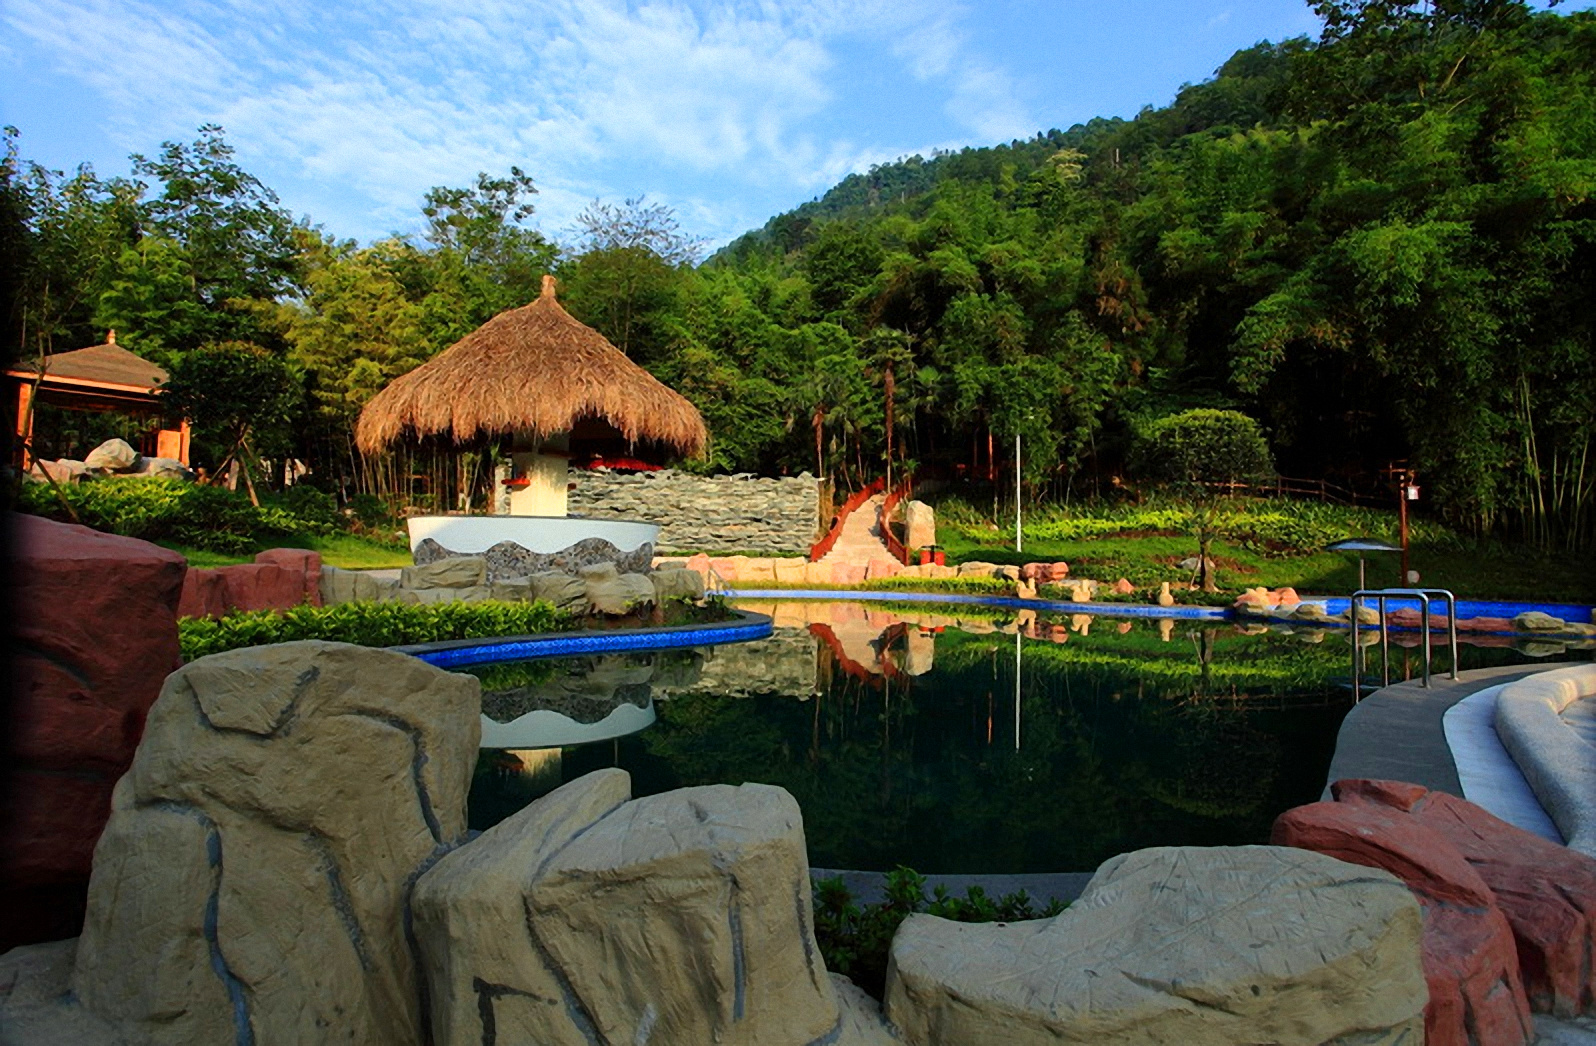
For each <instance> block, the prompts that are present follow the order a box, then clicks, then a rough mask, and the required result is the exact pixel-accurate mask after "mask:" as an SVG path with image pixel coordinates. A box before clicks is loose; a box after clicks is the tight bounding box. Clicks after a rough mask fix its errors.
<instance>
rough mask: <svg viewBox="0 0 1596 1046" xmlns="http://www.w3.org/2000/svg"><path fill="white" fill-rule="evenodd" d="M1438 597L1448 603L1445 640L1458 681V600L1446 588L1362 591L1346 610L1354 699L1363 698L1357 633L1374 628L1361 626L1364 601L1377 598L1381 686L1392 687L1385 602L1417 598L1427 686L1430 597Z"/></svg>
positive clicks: (1388, 629) (1428, 673) (1363, 589)
mask: <svg viewBox="0 0 1596 1046" xmlns="http://www.w3.org/2000/svg"><path fill="white" fill-rule="evenodd" d="M1432 596H1438V597H1440V598H1441V599H1442V600H1443V601H1445V603H1446V639H1447V646H1448V647H1449V648H1450V650H1451V652H1452V678H1453V679H1456V678H1457V664H1458V662H1457V597H1456V596H1454V595H1453V594H1452V593H1451V592H1449V591H1447V590H1446V589H1444V588H1360V589H1358V590H1357V591H1356V592H1354V593H1352V600H1351V603H1350V604H1349V605H1348V607H1347V617H1348V618H1349V619H1350V622H1351V625H1352V700H1353V701H1354V702H1356V701H1359V700H1361V699H1362V697H1363V693H1362V686H1363V660H1364V654H1363V644H1362V643H1360V642H1358V633H1359V631H1360V630H1361V629H1364V628H1374V627H1376V626H1374V625H1362V624H1360V623H1359V622H1358V610H1359V609H1360V608H1361V607H1362V606H1363V600H1365V599H1374V600H1375V601H1376V602H1377V605H1378V610H1379V614H1380V624H1379V626H1378V627H1379V629H1380V685H1381V686H1390V685H1391V630H1390V626H1389V624H1387V621H1386V612H1385V606H1386V600H1388V599H1392V598H1403V599H1417V600H1418V601H1419V615H1420V622H1421V624H1420V626H1419V630H1420V631H1421V632H1422V633H1424V643H1423V646H1424V677H1423V679H1424V681H1423V684H1422V685H1424V686H1426V687H1428V686H1429V685H1430V658H1431V653H1430V632H1431V631H1432V629H1431V625H1430V597H1432Z"/></svg>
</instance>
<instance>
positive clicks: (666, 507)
mask: <svg viewBox="0 0 1596 1046" xmlns="http://www.w3.org/2000/svg"><path fill="white" fill-rule="evenodd" d="M572 478H573V480H574V483H573V489H572V490H571V495H570V511H571V514H572V515H581V516H588V517H590V518H593V519H636V520H644V521H646V522H649V523H658V524H659V525H660V533H659V543H658V545H657V548H658V549H659V551H661V552H674V551H683V550H692V551H717V552H734V551H735V552H763V553H767V554H776V553H800V554H807V553H808V552H809V547H810V546H811V545H812V544H813V543H814V541H815V537H816V530H817V528H818V526H819V522H820V521H819V509H818V506H819V494H820V491H819V481H818V480H816V479H815V478H814V477H813V476H811V475H810V474H809V473H807V472H805V473H803V474H802V475H798V476H786V477H783V478H781V479H768V478H767V479H761V478H758V477H754V476H750V475H746V474H738V475H735V476H693V475H689V474H687V473H685V472H677V471H675V470H673V469H662V470H660V471H658V472H637V473H627V472H610V471H607V470H602V469H595V470H592V471H574V472H573V473H572Z"/></svg>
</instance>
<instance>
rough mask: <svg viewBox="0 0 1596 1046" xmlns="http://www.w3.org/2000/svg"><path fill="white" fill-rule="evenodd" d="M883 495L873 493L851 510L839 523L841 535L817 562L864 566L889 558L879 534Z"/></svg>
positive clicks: (890, 555) (882, 538) (883, 539)
mask: <svg viewBox="0 0 1596 1046" xmlns="http://www.w3.org/2000/svg"><path fill="white" fill-rule="evenodd" d="M886 500H887V498H886V495H885V494H877V495H876V496H875V497H873V498H871V499H870V500H869V501H866V502H865V503H864V504H863V505H860V506H859V507H858V508H856V509H854V510H853V512H852V513H850V514H849V516H848V518H847V520H846V521H844V523H843V524H842V533H841V534H838V535H837V543H836V544H835V545H833V546H831V551H830V552H827V553H826V554H825V555H824V556H822V557H820V560H819V562H821V563H845V564H847V565H849V566H861V567H862V566H867V565H869V564H870V563H871V562H872V561H874V560H878V559H886V560H891V559H892V553H890V552H888V551H887V542H886V539H885V538H884V537H882V534H881V523H880V519H881V506H882V505H883V504H884V503H885V502H886Z"/></svg>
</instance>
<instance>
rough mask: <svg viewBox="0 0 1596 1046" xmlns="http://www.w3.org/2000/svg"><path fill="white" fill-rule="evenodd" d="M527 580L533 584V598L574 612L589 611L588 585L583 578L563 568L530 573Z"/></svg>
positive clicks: (583, 612) (582, 612)
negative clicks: (568, 572) (562, 569)
mask: <svg viewBox="0 0 1596 1046" xmlns="http://www.w3.org/2000/svg"><path fill="white" fill-rule="evenodd" d="M527 581H528V582H529V583H530V585H531V589H532V598H533V599H541V600H543V601H544V602H547V603H553V604H554V606H555V607H556V608H557V609H559V610H568V611H570V612H571V613H573V614H585V613H587V608H588V603H587V585H586V584H585V583H584V582H583V581H582V579H581V578H579V577H576V576H574V575H572V574H567V573H565V572H564V571H561V570H545V571H543V572H541V573H537V574H529V575H528V576H527Z"/></svg>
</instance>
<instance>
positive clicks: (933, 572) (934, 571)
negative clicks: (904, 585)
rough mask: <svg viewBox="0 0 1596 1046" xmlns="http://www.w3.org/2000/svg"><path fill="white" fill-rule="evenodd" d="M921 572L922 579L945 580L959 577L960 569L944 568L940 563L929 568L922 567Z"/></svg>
mask: <svg viewBox="0 0 1596 1046" xmlns="http://www.w3.org/2000/svg"><path fill="white" fill-rule="evenodd" d="M920 572H921V576H922V577H935V578H945V577H958V576H959V568H958V567H949V566H943V565H941V564H939V563H932V564H930V565H929V566H924V567H921V568H920Z"/></svg>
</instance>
